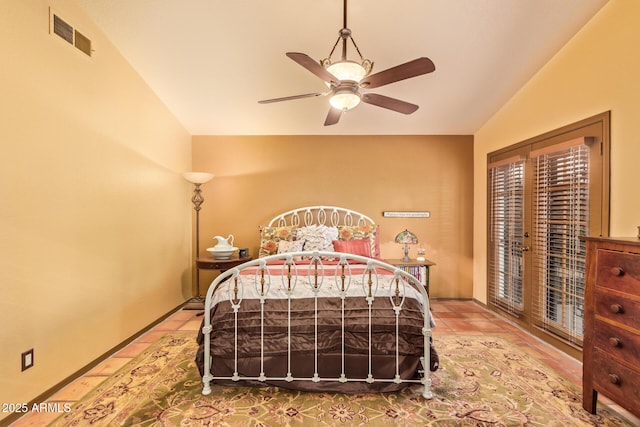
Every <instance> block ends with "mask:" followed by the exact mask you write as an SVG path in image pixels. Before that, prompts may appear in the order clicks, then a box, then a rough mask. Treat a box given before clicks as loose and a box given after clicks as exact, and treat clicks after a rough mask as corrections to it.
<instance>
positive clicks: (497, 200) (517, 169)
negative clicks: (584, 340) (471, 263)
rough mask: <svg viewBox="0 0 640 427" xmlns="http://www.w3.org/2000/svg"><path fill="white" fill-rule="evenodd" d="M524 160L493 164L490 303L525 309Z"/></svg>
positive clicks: (518, 310) (511, 309)
mask: <svg viewBox="0 0 640 427" xmlns="http://www.w3.org/2000/svg"><path fill="white" fill-rule="evenodd" d="M524 164H525V162H524V160H522V159H520V158H517V159H508V160H507V161H506V162H505V161H503V162H500V163H494V164H492V165H489V185H490V188H489V191H490V196H489V197H490V205H489V206H490V214H489V216H490V218H489V236H488V237H489V256H488V258H489V265H488V291H489V303H490V304H493V305H495V306H496V307H499V308H500V309H502V310H505V311H507V312H509V313H512V314H515V315H518V314H519V313H522V311H523V300H522V295H523V264H522V259H523V254H522V244H523V237H524V232H523V211H524Z"/></svg>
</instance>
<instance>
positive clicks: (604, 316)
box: [582, 237, 640, 416]
mask: <svg viewBox="0 0 640 427" xmlns="http://www.w3.org/2000/svg"><path fill="white" fill-rule="evenodd" d="M585 240H586V242H587V277H586V288H585V314H584V349H583V360H582V361H583V368H582V369H583V371H582V382H583V407H584V409H585V410H587V411H589V412H590V413H592V414H595V412H596V402H597V400H598V393H602V394H603V395H605V396H607V397H608V398H610V399H611V400H613V401H614V402H616V403H617V404H618V405H620V406H622V407H623V408H625V409H627V410H628V411H629V412H631V413H633V414H634V415H637V416H640V239H638V238H635V237H634V238H604V237H587V238H585Z"/></svg>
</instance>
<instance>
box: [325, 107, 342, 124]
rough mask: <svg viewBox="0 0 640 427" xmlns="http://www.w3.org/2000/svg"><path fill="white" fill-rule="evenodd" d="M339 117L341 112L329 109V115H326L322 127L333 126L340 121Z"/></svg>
mask: <svg viewBox="0 0 640 427" xmlns="http://www.w3.org/2000/svg"><path fill="white" fill-rule="evenodd" d="M341 115H342V110H338V109H337V108H333V107H331V108H330V109H329V114H327V118H326V119H325V121H324V125H325V126H331V125H335V124H336V123H338V121H339V120H340V116H341Z"/></svg>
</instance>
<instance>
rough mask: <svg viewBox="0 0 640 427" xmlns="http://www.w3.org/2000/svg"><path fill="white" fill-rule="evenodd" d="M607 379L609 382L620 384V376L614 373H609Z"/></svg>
mask: <svg viewBox="0 0 640 427" xmlns="http://www.w3.org/2000/svg"><path fill="white" fill-rule="evenodd" d="M609 381H611V384H620V377H619V376H617V375H616V374H609Z"/></svg>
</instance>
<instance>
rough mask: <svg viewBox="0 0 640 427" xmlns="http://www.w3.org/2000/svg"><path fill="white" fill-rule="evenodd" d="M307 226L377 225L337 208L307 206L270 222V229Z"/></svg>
mask: <svg viewBox="0 0 640 427" xmlns="http://www.w3.org/2000/svg"><path fill="white" fill-rule="evenodd" d="M288 225H292V226H307V225H328V226H333V227H336V226H338V225H375V222H374V221H373V220H372V219H371V218H370V217H368V216H367V215H365V214H361V213H360V212H356V211H354V210H351V209H346V208H340V207H336V206H306V207H302V208H297V209H293V210H290V211H288V212H284V213H281V214H279V215H278V216H276V217H274V218H273V219H272V220H271V221H269V225H268V226H269V227H283V226H288Z"/></svg>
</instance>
